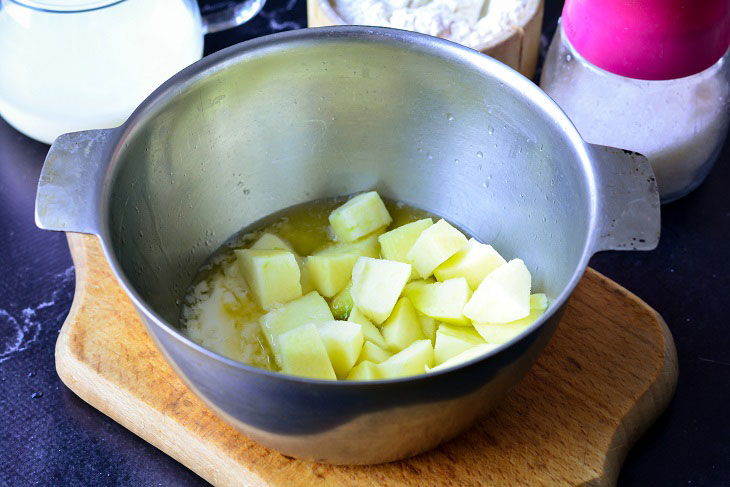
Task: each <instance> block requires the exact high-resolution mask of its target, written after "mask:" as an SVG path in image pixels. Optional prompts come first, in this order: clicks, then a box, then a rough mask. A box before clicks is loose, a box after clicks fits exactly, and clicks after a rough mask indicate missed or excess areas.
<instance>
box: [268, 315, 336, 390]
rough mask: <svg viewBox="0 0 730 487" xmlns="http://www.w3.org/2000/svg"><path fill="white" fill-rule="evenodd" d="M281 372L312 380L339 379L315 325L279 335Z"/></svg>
mask: <svg viewBox="0 0 730 487" xmlns="http://www.w3.org/2000/svg"><path fill="white" fill-rule="evenodd" d="M278 343H279V349H280V350H281V371H282V372H284V373H285V374H290V375H298V376H301V377H309V378H311V379H331V380H335V379H337V377H336V375H335V371H334V369H333V368H332V364H331V363H330V359H329V356H328V355H327V349H326V348H325V346H324V343H323V342H322V339H321V338H320V336H319V333H318V332H317V327H316V326H315V325H314V324H311V323H310V324H308V325H303V326H300V327H297V328H294V329H293V330H289V331H287V332H286V333H282V334H281V335H279V339H278Z"/></svg>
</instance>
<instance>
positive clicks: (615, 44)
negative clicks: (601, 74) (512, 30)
mask: <svg viewBox="0 0 730 487" xmlns="http://www.w3.org/2000/svg"><path fill="white" fill-rule="evenodd" d="M562 25H563V30H564V32H565V35H566V36H567V38H568V41H569V42H570V43H571V44H572V45H573V47H574V48H575V50H576V51H578V52H579V53H580V54H581V56H583V57H584V58H585V59H587V60H588V61H589V62H591V63H593V64H594V65H596V66H598V67H599V68H601V69H604V70H606V71H609V72H611V73H614V74H618V75H621V76H626V77H629V78H638V79H646V80H663V79H676V78H682V77H685V76H690V75H692V74H696V73H699V72H700V71H703V70H705V69H707V68H709V67H710V66H712V65H713V64H715V63H716V62H717V61H718V60H719V59H720V58H721V57H722V56H723V55H724V54H725V52H726V51H727V50H728V46H730V1H728V0H699V1H698V0H566V2H565V6H564V7H563V18H562Z"/></svg>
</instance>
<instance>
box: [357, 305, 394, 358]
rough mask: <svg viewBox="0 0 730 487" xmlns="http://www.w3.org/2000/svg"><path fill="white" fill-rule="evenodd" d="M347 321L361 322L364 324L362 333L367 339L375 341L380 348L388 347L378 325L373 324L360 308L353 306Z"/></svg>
mask: <svg viewBox="0 0 730 487" xmlns="http://www.w3.org/2000/svg"><path fill="white" fill-rule="evenodd" d="M347 321H352V322H353V323H359V324H360V325H361V326H362V334H363V336H364V337H365V340H367V341H370V342H373V343H374V344H376V345H377V346H379V347H380V348H388V345H387V344H386V343H385V338H383V335H382V334H381V333H380V330H378V327H377V326H375V325H373V324H372V322H371V321H370V320H369V319H367V317H366V316H365V315H364V314H362V312H361V311H360V310H359V309H357V308H353V309H352V311H351V312H350V316H349V318H347Z"/></svg>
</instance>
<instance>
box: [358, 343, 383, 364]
mask: <svg viewBox="0 0 730 487" xmlns="http://www.w3.org/2000/svg"><path fill="white" fill-rule="evenodd" d="M390 356H391V354H390V353H389V352H387V351H385V350H383V349H382V348H380V347H379V346H377V345H376V344H374V343H373V342H367V341H366V342H365V345H363V346H362V350H361V351H360V357H359V358H358V359H357V361H358V363H360V362H364V361H366V360H367V361H369V362H372V363H374V364H379V363H380V362H383V361H385V360H387V359H388V358H390Z"/></svg>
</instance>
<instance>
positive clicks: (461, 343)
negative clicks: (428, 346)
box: [433, 325, 485, 364]
mask: <svg viewBox="0 0 730 487" xmlns="http://www.w3.org/2000/svg"><path fill="white" fill-rule="evenodd" d="M483 343H485V341H484V339H483V338H482V337H481V336H480V335H479V333H477V332H476V330H475V329H474V328H472V327H471V326H468V327H467V326H449V325H441V326H439V329H438V331H437V332H436V346H435V347H434V349H433V358H434V362H436V364H442V363H444V362H446V361H447V360H449V359H450V358H452V357H456V356H457V355H459V354H460V353H461V352H463V351H465V350H468V349H470V348H472V347H475V346H477V345H481V344H483Z"/></svg>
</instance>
